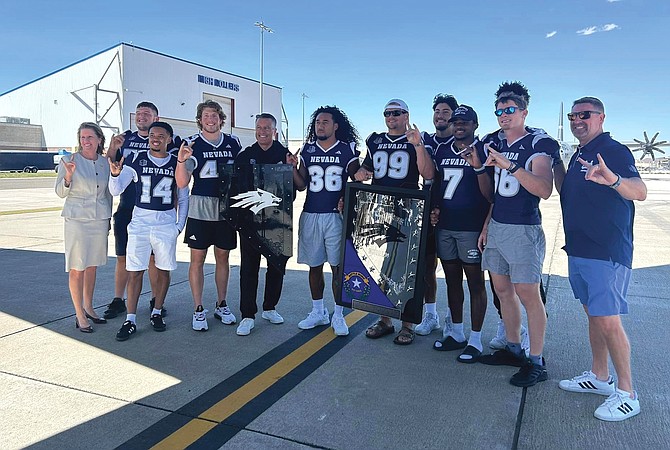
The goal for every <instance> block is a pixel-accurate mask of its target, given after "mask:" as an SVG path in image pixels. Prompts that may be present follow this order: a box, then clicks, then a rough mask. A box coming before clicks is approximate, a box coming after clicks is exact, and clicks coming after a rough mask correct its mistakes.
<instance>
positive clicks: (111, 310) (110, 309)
mask: <svg viewBox="0 0 670 450" xmlns="http://www.w3.org/2000/svg"><path fill="white" fill-rule="evenodd" d="M124 312H126V302H124V301H123V299H122V298H121V297H114V298H113V299H112V303H110V304H109V305H107V309H106V310H105V312H104V315H103V317H104V318H105V319H113V318H115V317H116V316H118V315H119V314H122V313H124Z"/></svg>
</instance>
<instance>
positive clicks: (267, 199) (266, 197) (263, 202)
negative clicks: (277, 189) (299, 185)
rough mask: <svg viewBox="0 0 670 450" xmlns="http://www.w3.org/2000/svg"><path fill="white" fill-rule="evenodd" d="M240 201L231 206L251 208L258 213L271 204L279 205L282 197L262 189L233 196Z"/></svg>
mask: <svg viewBox="0 0 670 450" xmlns="http://www.w3.org/2000/svg"><path fill="white" fill-rule="evenodd" d="M231 198H232V199H233V200H239V202H237V203H234V204H232V205H230V207H231V208H249V209H250V210H251V211H253V213H254V214H258V212H259V211H260V210H261V209H264V208H268V207H270V206H278V205H279V202H281V198H279V197H277V196H276V195H274V194H271V193H270V192H267V191H264V190H262V189H256V190H255V191H247V192H243V193H241V194H237V195H236V196H234V197H231Z"/></svg>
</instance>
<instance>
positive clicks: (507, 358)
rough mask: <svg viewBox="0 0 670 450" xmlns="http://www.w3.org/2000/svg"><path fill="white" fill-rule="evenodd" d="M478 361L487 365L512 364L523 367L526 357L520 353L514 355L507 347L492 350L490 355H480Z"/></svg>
mask: <svg viewBox="0 0 670 450" xmlns="http://www.w3.org/2000/svg"><path fill="white" fill-rule="evenodd" d="M479 362H480V363H482V364H486V365H487V366H512V367H523V366H524V365H525V364H526V358H525V357H524V356H522V355H516V354H514V353H512V352H510V351H509V350H508V349H507V348H504V349H502V350H498V351H496V352H493V353H492V354H490V355H482V356H480V357H479Z"/></svg>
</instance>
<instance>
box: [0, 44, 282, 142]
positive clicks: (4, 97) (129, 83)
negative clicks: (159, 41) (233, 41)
mask: <svg viewBox="0 0 670 450" xmlns="http://www.w3.org/2000/svg"><path fill="white" fill-rule="evenodd" d="M259 97H260V83H259V82H258V81H256V80H252V79H249V78H245V77H241V76H237V75H233V74H230V73H227V72H223V71H221V70H218V69H214V68H211V67H206V66H203V65H201V64H197V63H193V62H190V61H186V60H183V59H179V58H175V57H172V56H168V55H164V54H161V53H158V52H155V51H152V50H147V49H144V48H141V47H137V46H135V45H131V44H126V43H121V44H119V45H116V46H114V47H111V48H109V49H107V50H103V51H101V52H100V53H97V54H95V55H92V56H90V57H88V58H86V59H83V60H81V61H79V62H76V63H74V64H71V65H69V66H67V67H64V68H62V69H60V70H57V71H55V72H53V73H50V74H48V75H45V76H43V77H41V78H39V79H37V80H35V81H31V82H29V83H27V84H25V85H23V86H20V87H18V88H16V89H13V90H11V91H8V92H5V93H4V94H1V95H0V115H2V116H11V117H22V118H28V119H30V123H31V124H35V125H42V129H43V131H44V140H45V146H46V147H47V148H49V149H59V148H68V147H70V148H72V147H75V146H76V145H77V142H76V141H77V138H76V131H77V128H78V126H79V124H80V123H82V122H87V121H89V122H97V123H99V124H100V126H101V127H103V129H104V130H105V133H106V134H107V135H108V138H109V136H111V134H112V133H118V132H119V131H123V130H127V129H131V130H134V129H135V125H134V124H135V119H134V115H135V107H136V105H137V104H138V103H139V102H141V101H150V102H152V103H154V104H155V105H156V106H157V107H158V111H159V115H160V117H161V120H164V121H166V122H169V123H170V124H171V125H172V126H173V127H174V130H175V134H177V135H180V136H189V135H191V134H194V133H197V131H198V128H197V125H196V123H195V114H196V107H197V105H198V103H200V102H202V101H203V100H206V99H212V100H215V101H217V102H218V103H220V104H221V106H222V107H223V110H224V111H225V113H226V116H227V119H226V123H225V126H224V132H226V133H232V134H235V135H237V136H238V137H239V138H240V141H241V142H242V146H243V148H244V147H245V146H247V145H250V144H252V143H253V142H254V141H255V137H254V128H255V117H256V114H257V113H258V112H259V107H260V98H259ZM263 109H264V112H269V113H271V114H272V115H274V116H275V117H276V118H277V121H278V123H277V129H278V133H279V137H278V138H279V139H280V140H282V141H284V140H285V138H283V136H284V135H285V134H286V133H282V130H281V128H282V123H283V122H284V115H283V114H282V112H283V108H282V90H281V88H279V87H277V86H272V85H269V84H265V83H264V84H263ZM108 142H109V140H108Z"/></svg>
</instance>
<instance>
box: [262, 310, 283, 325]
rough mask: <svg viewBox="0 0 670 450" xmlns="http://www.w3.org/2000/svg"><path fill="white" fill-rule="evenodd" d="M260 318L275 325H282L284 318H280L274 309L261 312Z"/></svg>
mask: <svg viewBox="0 0 670 450" xmlns="http://www.w3.org/2000/svg"><path fill="white" fill-rule="evenodd" d="M261 317H262V318H263V319H265V320H269V321H270V323H274V324H276V325H278V324H280V323H284V318H283V317H282V316H280V315H279V313H278V312H277V310H275V309H271V310H270V311H263V314H261Z"/></svg>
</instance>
